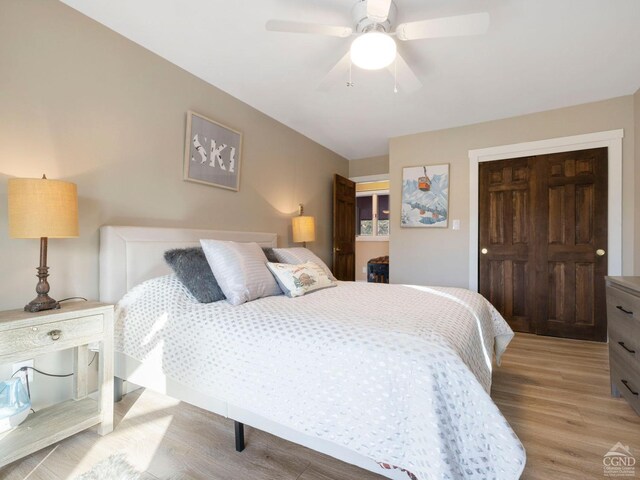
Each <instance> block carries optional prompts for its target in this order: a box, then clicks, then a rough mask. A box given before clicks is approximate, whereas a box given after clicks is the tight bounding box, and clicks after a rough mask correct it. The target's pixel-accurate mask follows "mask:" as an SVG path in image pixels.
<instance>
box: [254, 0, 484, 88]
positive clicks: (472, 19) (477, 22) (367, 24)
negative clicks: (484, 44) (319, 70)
mask: <svg viewBox="0 0 640 480" xmlns="http://www.w3.org/2000/svg"><path fill="white" fill-rule="evenodd" d="M397 11H398V9H397V7H396V4H395V3H394V2H393V0H357V2H356V4H355V5H354V6H353V9H352V12H351V13H352V18H353V22H354V26H353V27H344V26H334V25H320V24H315V23H304V22H296V21H289V20H269V21H268V22H267V24H266V28H267V30H268V31H272V32H287V33H311V34H317V35H328V36H332V37H342V38H347V37H351V36H355V37H356V38H355V39H354V40H353V41H352V42H351V47H350V49H349V51H348V52H347V53H346V54H345V55H344V56H343V57H342V58H341V59H340V60H339V61H338V63H336V64H335V66H334V67H333V68H332V69H331V70H330V71H329V73H328V74H327V76H326V77H325V78H324V80H323V81H322V82H321V84H320V86H319V87H318V88H319V89H320V90H327V89H328V88H329V87H330V86H331V85H332V84H334V83H335V82H336V81H337V80H338V79H339V78H340V77H341V76H342V75H344V74H345V73H346V72H347V71H350V66H351V65H352V64H353V65H355V66H356V67H359V68H362V69H365V70H379V69H382V68H387V69H388V70H389V71H390V72H391V73H392V74H393V75H394V77H395V79H396V85H400V87H401V88H402V89H403V90H404V91H405V92H407V93H410V92H413V91H415V90H418V89H419V88H420V87H421V86H422V83H421V82H420V80H418V78H417V77H416V75H415V73H413V70H411V68H410V67H409V65H408V64H407V62H406V61H405V60H404V59H403V58H402V55H400V54H399V53H398V51H397V43H396V40H394V38H393V37H395V38H397V39H398V40H400V41H402V42H406V41H409V40H421V39H425V38H442V37H454V36H465V35H479V34H483V33H486V31H487V29H488V28H489V14H488V13H486V12H483V13H472V14H468V15H458V16H454V17H442V18H434V19H429V20H418V21H415V22H406V23H401V24H399V25H396V24H395V19H396V14H397ZM347 86H353V82H352V81H351V78H349V81H348V82H347ZM394 91H396V92H397V87H396V88H395V89H394Z"/></svg>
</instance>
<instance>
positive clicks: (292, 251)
mask: <svg viewBox="0 0 640 480" xmlns="http://www.w3.org/2000/svg"><path fill="white" fill-rule="evenodd" d="M272 251H273V255H274V256H275V257H276V258H277V259H278V262H280V263H293V264H296V265H297V264H300V263H306V262H313V263H315V264H316V265H319V266H320V267H321V268H322V269H323V270H324V272H325V273H326V274H327V277H329V278H330V279H331V280H335V279H336V277H334V276H333V273H331V270H329V267H327V265H326V264H325V263H324V262H323V261H322V260H320V259H319V258H318V256H317V255H316V254H315V253H313V252H312V251H311V250H309V249H307V248H303V247H293V248H274V249H273V250H272Z"/></svg>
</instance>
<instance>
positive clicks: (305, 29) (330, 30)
mask: <svg viewBox="0 0 640 480" xmlns="http://www.w3.org/2000/svg"><path fill="white" fill-rule="evenodd" d="M266 28H267V30H268V31H270V32H287V33H312V34H316V35H329V36H331V37H342V38H345V37H348V36H349V35H351V34H352V33H353V29H351V28H350V27H337V26H333V25H319V24H317V23H303V22H291V21H288V20H269V21H268V22H267V24H266Z"/></svg>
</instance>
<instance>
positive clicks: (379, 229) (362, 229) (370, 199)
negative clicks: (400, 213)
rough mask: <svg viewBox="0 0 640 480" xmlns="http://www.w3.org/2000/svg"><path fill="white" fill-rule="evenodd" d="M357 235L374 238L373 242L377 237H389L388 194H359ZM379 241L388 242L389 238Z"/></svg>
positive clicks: (357, 198)
mask: <svg viewBox="0 0 640 480" xmlns="http://www.w3.org/2000/svg"><path fill="white" fill-rule="evenodd" d="M356 235H357V236H358V237H372V238H371V239H372V240H373V239H374V238H375V237H388V236H389V194H388V193H386V192H375V193H374V192H362V193H358V194H357V197H356ZM361 239H364V238H361ZM379 240H387V238H380V239H379Z"/></svg>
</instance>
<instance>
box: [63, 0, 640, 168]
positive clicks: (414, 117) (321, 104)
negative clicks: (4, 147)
mask: <svg viewBox="0 0 640 480" xmlns="http://www.w3.org/2000/svg"><path fill="white" fill-rule="evenodd" d="M62 1H63V2H64V3H66V4H67V5H69V6H71V7H73V8H75V9H77V10H79V11H80V12H82V13H84V14H86V15H88V16H89V17H91V18H93V19H95V20H97V21H98V22H100V23H102V24H104V25H106V26H107V27H109V28H111V29H113V30H115V31H116V32H118V33H120V34H122V35H124V36H125V37H127V38H129V39H131V40H133V41H134V42H136V43H138V44H140V45H142V46H143V47H145V48H147V49H149V50H151V51H153V52H155V53H157V54H158V55H160V56H162V57H164V58H166V59H167V60H169V61H170V62H172V63H174V64H176V65H179V66H180V67H182V68H184V69H185V70H187V71H189V72H191V73H193V74H194V75H196V76H198V77H200V78H202V79H203V80H206V81H207V82H209V83H211V84H213V85H215V86H216V87H218V88H220V89H222V90H224V91H226V92H228V93H229V94H231V95H233V96H235V97H237V98H239V99H240V100H242V101H244V102H246V103H248V104H250V105H252V106H253V107H255V108H257V109H258V110H260V111H262V112H264V113H266V114H267V115H269V116H271V117H273V118H275V119H277V120H279V121H280V122H282V123H284V124H286V125H288V126H290V127H291V128H293V129H295V130H297V131H299V132H301V133H303V134H305V135H307V136H308V137H310V138H312V139H313V140H315V141H317V142H318V143H320V144H322V145H325V146H326V147H328V148H330V149H331V150H333V151H335V152H337V153H339V154H341V155H343V156H345V157H346V158H349V159H354V158H362V157H368V156H373V155H381V154H386V153H387V152H388V139H389V138H391V137H395V136H399V135H405V134H410V133H416V132H422V131H427V130H437V129H442V128H448V127H453V126H459V125H466V124H470V123H476V122H481V121H486V120H493V119H498V118H505V117H510V116H514V115H520V114H525V113H531V112H536V111H543V110H548V109H552V108H558V107H563V106H567V105H575V104H580V103H585V102H590V101H595V100H601V99H605V98H611V97H615V96H619V95H628V94H632V93H634V92H635V91H636V90H637V88H638V87H639V86H640V0H395V2H396V4H397V6H398V19H397V21H398V22H404V21H413V20H422V19H427V18H435V17H441V16H450V15H460V14H465V13H474V12H481V11H487V12H489V13H490V15H491V26H490V27H489V33H488V34H486V35H484V36H477V37H459V38H446V39H432V40H419V41H413V42H406V43H402V44H401V45H400V46H399V49H400V51H401V53H402V55H403V56H404V57H405V59H406V60H407V62H408V63H409V65H410V66H411V67H412V68H413V70H414V71H415V72H416V74H417V75H418V77H419V79H420V80H421V81H422V83H423V87H422V89H421V90H419V91H418V92H415V93H413V94H411V95H406V94H403V93H401V92H400V93H397V94H394V93H393V79H392V77H391V76H390V75H389V73H387V72H386V70H383V71H378V72H365V71H362V70H358V69H355V68H354V72H353V76H354V81H355V83H356V86H355V87H354V88H347V87H346V85H344V84H343V83H339V84H336V85H335V87H334V88H332V89H331V90H329V91H328V92H321V91H318V90H317V89H316V87H317V85H318V83H319V82H320V81H321V80H322V78H323V77H324V75H325V74H326V73H327V72H328V71H329V69H330V68H331V67H332V66H333V65H334V64H335V63H336V62H337V61H338V60H339V59H340V58H341V57H342V56H343V55H344V54H345V52H347V50H348V47H349V44H350V42H351V39H341V38H331V37H323V36H315V35H300V34H286V33H273V32H266V31H265V28H264V25H265V22H266V21H267V20H268V19H270V18H276V19H284V20H298V21H305V22H317V23H324V24H336V25H345V26H352V23H351V18H350V11H351V7H352V5H353V4H354V3H355V0H91V1H86V0H62ZM345 81H346V78H345Z"/></svg>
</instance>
